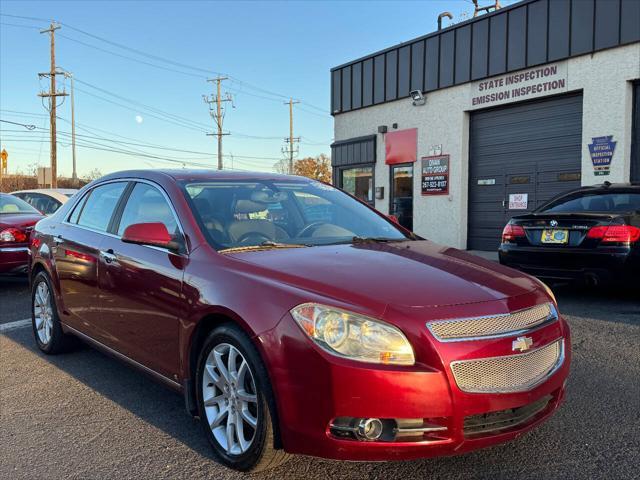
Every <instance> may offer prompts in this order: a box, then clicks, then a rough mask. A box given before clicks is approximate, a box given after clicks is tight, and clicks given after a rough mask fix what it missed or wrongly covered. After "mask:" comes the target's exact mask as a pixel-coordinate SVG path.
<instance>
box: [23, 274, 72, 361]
mask: <svg viewBox="0 0 640 480" xmlns="http://www.w3.org/2000/svg"><path fill="white" fill-rule="evenodd" d="M31 324H32V327H33V335H34V337H35V340H36V344H37V345H38V348H39V349H40V350H41V351H42V352H44V353H46V354H48V355H55V354H57V353H62V352H65V351H67V350H69V349H71V348H72V347H73V344H74V342H73V341H74V339H73V338H72V337H71V336H69V335H66V334H65V333H64V332H63V331H62V326H61V325H60V318H59V317H58V309H57V307H56V299H55V296H54V291H53V288H52V287H51V280H50V279H49V276H48V275H47V274H46V273H45V272H39V273H38V274H37V275H36V276H35V278H34V279H33V283H32V288H31Z"/></svg>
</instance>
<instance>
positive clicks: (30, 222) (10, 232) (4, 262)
mask: <svg viewBox="0 0 640 480" xmlns="http://www.w3.org/2000/svg"><path fill="white" fill-rule="evenodd" d="M42 218H44V215H42V214H41V213H40V212H38V211H37V210H36V209H35V208H33V207H32V206H31V205H29V204H28V203H27V202H25V201H23V200H20V199H19V198H18V197H14V196H13V195H8V194H6V193H0V274H7V273H23V274H24V273H26V271H27V269H28V267H29V256H28V254H29V236H30V235H31V230H33V226H34V225H35V224H36V223H37V222H38V221H39V220H41V219H42Z"/></svg>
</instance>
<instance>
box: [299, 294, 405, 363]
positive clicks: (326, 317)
mask: <svg viewBox="0 0 640 480" xmlns="http://www.w3.org/2000/svg"><path fill="white" fill-rule="evenodd" d="M291 315H292V316H293V318H294V319H295V321H296V322H298V324H299V325H300V326H301V327H302V330H303V331H304V332H305V333H306V334H307V335H308V336H309V337H310V338H311V339H312V340H313V341H314V342H315V343H317V344H318V345H320V346H321V347H322V348H323V349H324V350H326V351H328V352H329V353H332V354H334V355H338V356H341V357H346V358H349V359H352V360H358V361H360V362H369V363H381V364H384V365H413V364H414V363H415V358H414V356H413V348H412V347H411V344H410V343H409V341H408V340H407V339H406V337H405V336H404V334H403V333H402V332H401V331H400V330H399V329H397V328H396V327H394V326H392V325H389V324H388V323H384V322H381V321H380V320H375V319H373V318H369V317H365V316H364V315H359V314H357V313H351V312H347V311H345V310H341V309H339V308H334V307H328V306H325V305H319V304H316V303H305V304H302V305H298V306H297V307H295V308H294V309H292V310H291Z"/></svg>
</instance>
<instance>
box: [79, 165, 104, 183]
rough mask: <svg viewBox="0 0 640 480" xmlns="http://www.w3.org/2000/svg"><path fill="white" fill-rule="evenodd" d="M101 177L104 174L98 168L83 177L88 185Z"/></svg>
mask: <svg viewBox="0 0 640 480" xmlns="http://www.w3.org/2000/svg"><path fill="white" fill-rule="evenodd" d="M100 177H102V172H101V171H100V170H98V169H97V168H94V169H93V170H91V171H90V172H89V173H86V174H84V175H83V176H82V180H84V181H85V182H86V183H89V182H92V181H94V180H97V179H98V178H100Z"/></svg>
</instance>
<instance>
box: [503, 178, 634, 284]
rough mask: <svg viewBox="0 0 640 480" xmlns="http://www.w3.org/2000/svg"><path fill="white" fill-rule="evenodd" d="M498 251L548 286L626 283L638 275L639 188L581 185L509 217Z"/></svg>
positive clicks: (520, 268) (614, 185)
mask: <svg viewBox="0 0 640 480" xmlns="http://www.w3.org/2000/svg"><path fill="white" fill-rule="evenodd" d="M498 253H499V257H500V263H502V264H503V265H507V266H510V267H513V268H517V269H519V270H523V271H525V272H527V273H530V274H532V275H535V276H536V277H539V278H541V279H543V280H545V281H547V282H551V283H558V282H575V281H579V282H584V283H587V284H588V285H598V284H602V283H609V282H611V281H612V280H620V281H625V280H629V279H631V277H632V274H633V273H636V274H637V273H638V272H640V184H637V183H632V184H611V183H609V182H605V183H604V184H602V185H597V186H592V187H582V188H579V189H576V190H572V191H570V192H567V193H564V194H562V195H559V196H557V197H555V198H553V199H552V200H550V201H549V202H547V203H546V204H544V205H542V206H541V207H539V208H537V209H536V210H534V211H533V212H531V213H528V214H526V215H520V216H516V217H513V218H512V219H511V220H510V221H509V223H508V224H507V225H506V226H505V227H504V230H503V232H502V243H501V244H500V248H499V250H498ZM636 278H637V276H636Z"/></svg>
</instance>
